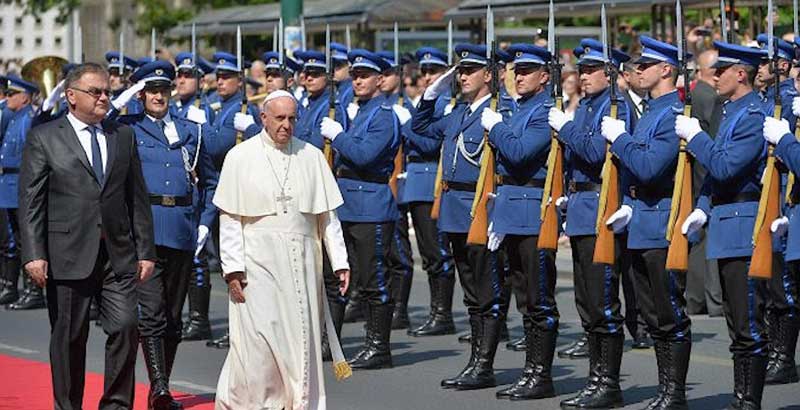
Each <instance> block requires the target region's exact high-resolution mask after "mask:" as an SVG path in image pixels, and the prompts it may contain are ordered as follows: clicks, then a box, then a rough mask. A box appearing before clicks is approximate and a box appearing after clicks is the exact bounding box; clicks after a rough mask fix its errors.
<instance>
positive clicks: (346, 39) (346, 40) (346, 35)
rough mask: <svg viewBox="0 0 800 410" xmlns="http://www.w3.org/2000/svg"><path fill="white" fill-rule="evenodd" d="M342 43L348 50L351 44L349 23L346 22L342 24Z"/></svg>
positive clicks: (348, 50)
mask: <svg viewBox="0 0 800 410" xmlns="http://www.w3.org/2000/svg"><path fill="white" fill-rule="evenodd" d="M344 44H345V45H346V46H347V52H348V53H349V52H350V48H351V47H352V44H351V43H350V25H349V24H347V25H345V26H344Z"/></svg>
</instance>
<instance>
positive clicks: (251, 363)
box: [214, 91, 350, 410]
mask: <svg viewBox="0 0 800 410" xmlns="http://www.w3.org/2000/svg"><path fill="white" fill-rule="evenodd" d="M296 111H297V103H296V101H295V99H294V97H292V95H291V94H289V93H287V92H285V91H275V92H273V93H272V94H270V95H269V96H267V98H266V99H265V100H264V104H263V106H262V113H261V121H262V123H263V124H264V129H263V130H262V131H261V134H259V135H257V136H255V137H253V138H250V139H248V140H246V141H244V142H242V143H241V144H239V145H237V146H236V147H234V148H233V149H231V150H230V152H228V155H227V156H226V157H225V163H224V165H223V167H222V173H221V174H220V179H219V185H218V186H217V192H216V194H215V195H214V205H216V206H217V208H219V210H220V256H221V259H222V269H223V272H224V274H225V280H226V281H227V282H228V289H229V292H230V303H229V307H228V309H229V321H230V343H231V346H230V351H229V352H228V357H227V358H226V359H225V364H224V366H223V368H222V372H221V374H220V377H219V383H218V385H217V397H216V409H217V410H221V409H225V410H228V409H231V410H263V409H269V410H272V409H275V410H281V409H286V410H298V409H314V410H323V409H325V408H326V406H325V386H324V381H323V374H322V357H321V351H320V338H321V332H320V329H321V328H322V323H323V321H325V320H326V319H328V321H329V319H330V314H329V312H328V308H327V299H326V298H325V295H324V293H323V279H322V276H321V272H322V247H321V246H322V243H324V244H325V246H326V250H327V252H328V255H329V256H330V261H331V265H332V268H333V270H334V272H335V274H336V275H338V276H339V280H340V281H341V289H340V290H341V292H342V294H344V292H346V290H347V286H348V284H349V280H350V270H349V269H350V268H349V265H348V264H347V251H346V249H345V245H344V239H343V238H342V230H341V225H340V223H339V220H338V219H337V218H336V214H335V213H334V210H335V209H336V208H337V207H339V206H340V205H341V204H342V196H341V193H340V192H339V188H338V187H337V185H336V180H335V179H334V177H333V174H332V173H331V171H330V169H329V167H328V165H327V163H326V162H325V158H324V156H323V154H322V152H321V151H319V150H318V149H317V148H316V147H314V146H313V145H311V144H309V143H306V142H304V141H302V140H300V139H298V138H295V137H293V136H292V135H293V132H294V122H295V112H296ZM327 328H328V329H329V332H328V337H329V338H331V336H332V338H331V339H330V340H331V341H333V343H332V345H331V349H332V350H334V352H333V353H334V362H335V367H336V374H337V377H338V378H342V377H346V376H347V375H348V372H349V368H347V364H346V363H345V362H344V357H343V356H342V353H341V347H340V346H339V343H338V340H337V339H336V333H335V332H333V326H332V325H328V326H327Z"/></svg>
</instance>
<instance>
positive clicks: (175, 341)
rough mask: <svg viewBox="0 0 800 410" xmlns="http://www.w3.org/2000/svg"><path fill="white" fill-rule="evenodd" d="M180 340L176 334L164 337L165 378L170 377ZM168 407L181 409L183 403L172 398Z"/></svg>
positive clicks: (172, 409) (173, 409) (171, 409)
mask: <svg viewBox="0 0 800 410" xmlns="http://www.w3.org/2000/svg"><path fill="white" fill-rule="evenodd" d="M180 342H181V339H180V337H178V335H175V337H172V338H169V337H168V338H165V339H164V365H165V368H166V371H167V380H169V379H170V378H171V377H172V367H173V365H175V356H176V355H177V354H178V345H179V344H180ZM169 409H170V410H182V409H183V404H181V402H179V401H177V400H175V399H174V398H173V399H172V402H171V403H170V404H169Z"/></svg>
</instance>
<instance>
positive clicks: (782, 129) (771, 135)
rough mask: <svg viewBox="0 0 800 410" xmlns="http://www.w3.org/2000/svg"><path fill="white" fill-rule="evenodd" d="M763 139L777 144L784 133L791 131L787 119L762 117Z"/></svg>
mask: <svg viewBox="0 0 800 410" xmlns="http://www.w3.org/2000/svg"><path fill="white" fill-rule="evenodd" d="M763 131H764V139H765V140H767V142H769V143H770V144H772V145H778V143H779V142H781V138H783V136H784V135H786V134H789V133H791V132H792V131H791V130H789V121H786V119H784V118H781V119H780V120H778V119H775V118H772V117H765V118H764V128H763Z"/></svg>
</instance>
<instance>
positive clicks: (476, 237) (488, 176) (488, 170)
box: [467, 6, 499, 245]
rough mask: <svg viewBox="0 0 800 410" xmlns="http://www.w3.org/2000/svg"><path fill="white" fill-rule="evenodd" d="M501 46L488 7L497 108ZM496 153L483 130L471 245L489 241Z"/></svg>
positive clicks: (488, 37)
mask: <svg viewBox="0 0 800 410" xmlns="http://www.w3.org/2000/svg"><path fill="white" fill-rule="evenodd" d="M496 46H497V44H496V41H495V38H494V13H492V6H486V60H487V63H488V64H489V67H488V69H489V71H490V72H491V76H492V80H491V83H490V89H491V93H492V99H491V102H490V103H489V107H490V108H491V109H492V110H493V111H496V110H497V95H498V91H499V83H498V80H497V53H496V52H495V47H496ZM494 165H495V164H494V152H493V151H492V147H491V145H489V132H488V131H486V130H484V131H483V152H482V153H481V170H480V174H479V176H478V182H477V184H475V198H474V199H473V201H472V211H471V212H470V216H471V217H472V223H471V224H470V226H469V232H468V233H467V243H468V244H471V245H486V242H488V239H489V238H488V232H487V231H488V229H489V209H488V205H489V195H491V194H493V193H494V189H495V174H494Z"/></svg>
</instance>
